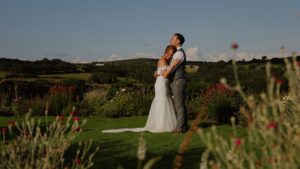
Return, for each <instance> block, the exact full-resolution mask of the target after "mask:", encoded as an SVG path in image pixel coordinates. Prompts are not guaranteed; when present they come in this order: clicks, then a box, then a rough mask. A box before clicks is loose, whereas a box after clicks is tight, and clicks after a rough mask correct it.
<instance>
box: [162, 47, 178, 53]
mask: <svg viewBox="0 0 300 169" xmlns="http://www.w3.org/2000/svg"><path fill="white" fill-rule="evenodd" d="M169 50H171V51H172V52H173V53H175V52H176V51H177V48H176V47H175V46H173V45H168V46H167V47H166V50H165V53H167V52H168V51H169Z"/></svg>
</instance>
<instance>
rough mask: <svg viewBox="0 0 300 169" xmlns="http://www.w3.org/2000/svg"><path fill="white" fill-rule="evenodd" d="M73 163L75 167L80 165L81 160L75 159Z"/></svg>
mask: <svg viewBox="0 0 300 169" xmlns="http://www.w3.org/2000/svg"><path fill="white" fill-rule="evenodd" d="M73 162H74V163H75V164H77V165H80V164H81V160H80V159H79V158H76V159H75V160H74V161H73Z"/></svg>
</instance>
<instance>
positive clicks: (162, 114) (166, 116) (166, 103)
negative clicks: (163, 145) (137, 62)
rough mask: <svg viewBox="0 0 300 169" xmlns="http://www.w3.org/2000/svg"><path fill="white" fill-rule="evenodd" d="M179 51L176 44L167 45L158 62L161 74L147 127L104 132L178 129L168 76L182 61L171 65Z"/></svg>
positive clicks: (158, 71) (168, 130) (158, 78)
mask: <svg viewBox="0 0 300 169" xmlns="http://www.w3.org/2000/svg"><path fill="white" fill-rule="evenodd" d="M176 51H177V49H176V47H175V46H172V45H169V46H167V47H166V50H165V53H164V55H163V56H161V58H160V59H159V61H158V63H157V73H158V74H159V76H158V77H157V78H156V81H155V97H154V99H153V101H152V104H151V108H150V111H149V115H148V119H147V122H146V125H145V127H142V128H121V129H108V130H102V133H120V132H126V131H131V132H142V131H149V132H172V131H174V130H175V129H176V125H177V121H176V113H175V109H174V106H173V103H172V100H171V95H170V93H169V80H168V76H169V74H170V73H171V71H172V69H173V68H174V67H176V65H177V64H179V63H180V62H181V61H180V60H179V59H175V60H174V61H173V62H172V64H171V65H168V63H169V60H170V59H171V58H172V56H173V55H174V53H175V52H176Z"/></svg>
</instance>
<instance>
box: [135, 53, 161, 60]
mask: <svg viewBox="0 0 300 169" xmlns="http://www.w3.org/2000/svg"><path fill="white" fill-rule="evenodd" d="M134 57H135V58H152V59H154V58H157V56H156V55H155V54H153V53H147V52H138V53H136V54H135V56H134Z"/></svg>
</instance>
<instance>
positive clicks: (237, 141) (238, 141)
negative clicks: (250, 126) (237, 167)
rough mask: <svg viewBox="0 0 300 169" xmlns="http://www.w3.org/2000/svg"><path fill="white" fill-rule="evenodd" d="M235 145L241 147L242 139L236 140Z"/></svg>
mask: <svg viewBox="0 0 300 169" xmlns="http://www.w3.org/2000/svg"><path fill="white" fill-rule="evenodd" d="M234 144H235V146H236V147H239V146H240V145H241V144H242V139H241V138H236V139H235V140H234Z"/></svg>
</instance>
